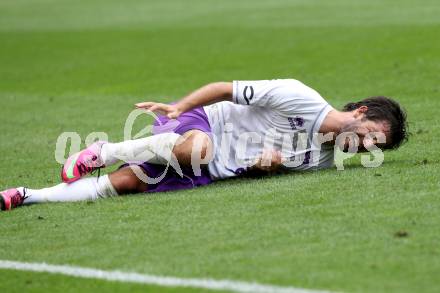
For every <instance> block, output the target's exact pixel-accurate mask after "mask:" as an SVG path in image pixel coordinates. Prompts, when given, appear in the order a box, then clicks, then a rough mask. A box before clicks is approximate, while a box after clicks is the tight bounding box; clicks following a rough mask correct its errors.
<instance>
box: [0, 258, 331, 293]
mask: <svg viewBox="0 0 440 293" xmlns="http://www.w3.org/2000/svg"><path fill="white" fill-rule="evenodd" d="M0 269H11V270H19V271H32V272H43V273H49V274H60V275H66V276H72V277H78V278H87V279H100V280H106V281H117V282H129V283H140V284H149V285H157V286H165V287H192V288H203V289H209V290H227V291H232V292H246V293H262V292H271V293H324V292H329V291H318V290H309V289H302V288H294V287H281V286H272V285H265V284H258V283H247V282H240V281H231V280H212V279H189V278H176V277H165V276H155V275H148V274H139V273H127V272H121V271H104V270H98V269H93V268H84V267H76V266H68V265H51V264H46V263H28V262H17V261H9V260H0Z"/></svg>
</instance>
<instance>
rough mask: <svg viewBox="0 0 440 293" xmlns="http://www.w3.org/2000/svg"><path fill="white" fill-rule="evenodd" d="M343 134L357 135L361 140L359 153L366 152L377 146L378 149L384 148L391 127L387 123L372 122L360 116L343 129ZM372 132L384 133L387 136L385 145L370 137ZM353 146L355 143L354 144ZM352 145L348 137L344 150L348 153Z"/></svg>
mask: <svg viewBox="0 0 440 293" xmlns="http://www.w3.org/2000/svg"><path fill="white" fill-rule="evenodd" d="M342 132H353V133H355V134H356V135H357V136H358V138H359V146H358V152H365V151H367V149H369V148H370V147H371V146H373V145H376V146H377V147H379V148H381V147H384V145H385V144H386V142H388V137H389V135H388V133H389V126H388V123H387V122H386V121H372V120H368V119H367V118H365V116H364V115H363V114H362V115H359V116H358V117H357V118H356V119H354V120H353V121H351V122H350V123H348V124H347V125H345V126H344V127H343V128H342ZM372 132H375V133H377V132H380V133H383V135H384V136H385V139H386V142H385V143H378V138H377V137H376V136H374V135H368V134H369V133H372ZM352 144H353V142H352ZM349 145H350V138H349V137H347V139H346V141H345V146H344V150H345V151H348V148H349Z"/></svg>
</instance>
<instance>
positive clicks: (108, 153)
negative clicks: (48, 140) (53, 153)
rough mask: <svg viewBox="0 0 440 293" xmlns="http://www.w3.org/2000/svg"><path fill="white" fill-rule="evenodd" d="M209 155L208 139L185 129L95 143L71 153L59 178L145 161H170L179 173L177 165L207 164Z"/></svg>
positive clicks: (67, 180)
mask: <svg viewBox="0 0 440 293" xmlns="http://www.w3.org/2000/svg"><path fill="white" fill-rule="evenodd" d="M211 156H212V141H211V138H210V137H209V135H207V134H206V133H204V132H203V131H200V130H189V131H187V132H185V133H184V134H183V135H179V134H177V133H162V134H157V135H153V136H150V137H146V138H142V139H136V140H128V141H123V142H119V143H105V142H98V143H95V144H93V145H91V146H90V147H88V148H86V149H85V150H83V151H81V152H80V153H78V154H75V155H73V156H71V157H70V158H69V159H68V160H67V161H66V164H65V165H64V166H63V169H62V179H63V181H64V182H67V183H71V182H74V181H76V180H78V179H79V178H81V177H82V176H84V175H87V174H88V173H91V172H93V171H94V170H96V169H97V168H102V167H104V166H110V165H113V164H115V163H117V162H119V161H121V160H122V161H124V162H126V163H133V162H138V163H140V162H148V163H153V164H163V165H166V164H168V163H170V164H171V167H172V168H174V169H176V170H177V171H178V172H179V173H181V171H180V167H179V164H180V165H181V166H195V168H200V165H201V164H202V165H203V164H207V163H208V162H209V159H210V157H211Z"/></svg>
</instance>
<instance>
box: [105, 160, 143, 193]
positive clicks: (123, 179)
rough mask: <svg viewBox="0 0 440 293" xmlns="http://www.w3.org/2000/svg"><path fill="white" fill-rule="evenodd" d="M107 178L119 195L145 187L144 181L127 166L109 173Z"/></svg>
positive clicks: (140, 190)
mask: <svg viewBox="0 0 440 293" xmlns="http://www.w3.org/2000/svg"><path fill="white" fill-rule="evenodd" d="M109 178H110V182H111V183H112V185H113V187H114V188H115V190H116V191H117V192H118V194H121V195H122V194H127V193H135V192H143V191H145V189H146V186H145V183H144V182H142V180H140V179H139V178H138V176H136V174H135V173H134V172H133V170H131V168H129V167H126V168H123V169H120V170H118V171H116V172H113V173H111V174H110V175H109Z"/></svg>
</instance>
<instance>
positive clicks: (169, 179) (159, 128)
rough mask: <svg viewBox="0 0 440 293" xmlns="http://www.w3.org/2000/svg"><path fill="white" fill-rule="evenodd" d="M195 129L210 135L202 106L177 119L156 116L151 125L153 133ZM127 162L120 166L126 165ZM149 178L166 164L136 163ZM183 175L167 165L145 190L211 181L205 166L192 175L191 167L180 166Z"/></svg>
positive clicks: (204, 183)
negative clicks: (160, 177)
mask: <svg viewBox="0 0 440 293" xmlns="http://www.w3.org/2000/svg"><path fill="white" fill-rule="evenodd" d="M192 129H197V130H201V131H203V132H205V133H206V134H208V135H211V126H210V125H209V121H208V116H207V115H206V113H205V110H203V107H198V108H195V109H193V110H191V111H188V112H185V113H183V114H181V115H180V116H179V117H178V118H177V119H173V120H170V119H169V118H167V117H166V116H161V115H159V116H158V120H157V121H155V123H154V125H153V135H154V134H160V133H166V132H174V133H177V134H180V135H183V134H184V133H185V132H187V131H189V130H192ZM126 166H128V164H124V165H122V166H121V168H122V167H126ZM138 166H139V167H141V168H142V169H143V170H144V172H145V173H146V174H147V175H148V176H149V177H151V178H158V177H159V176H161V175H162V174H163V172H165V170H166V166H164V165H157V164H151V163H147V162H145V163H142V164H139V165H138ZM181 168H182V172H183V175H184V176H183V177H180V175H179V174H177V172H176V170H174V168H172V167H171V166H169V167H168V170H167V173H166V175H165V176H164V178H163V179H162V180H161V181H160V182H158V183H156V184H148V189H147V190H146V192H162V191H171V190H181V189H189V188H194V187H198V186H202V185H206V184H209V183H211V182H212V179H211V176H210V175H209V171H208V169H207V168H203V167H202V168H201V174H200V176H196V175H194V172H193V170H192V168H191V167H184V166H181Z"/></svg>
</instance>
